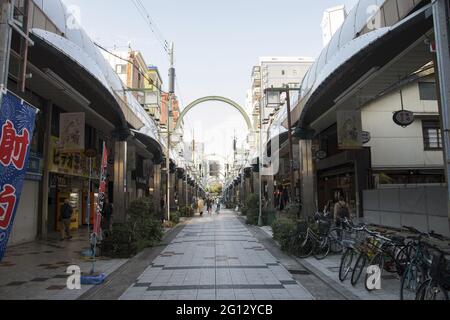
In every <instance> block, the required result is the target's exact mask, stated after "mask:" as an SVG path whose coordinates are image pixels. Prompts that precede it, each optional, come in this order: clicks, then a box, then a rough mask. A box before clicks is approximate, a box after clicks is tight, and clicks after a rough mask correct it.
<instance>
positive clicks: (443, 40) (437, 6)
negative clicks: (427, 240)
mask: <svg viewBox="0 0 450 320" xmlns="http://www.w3.org/2000/svg"><path fill="white" fill-rule="evenodd" d="M449 10H450V8H449V4H448V0H434V1H433V17H434V32H435V38H436V51H437V64H438V66H437V67H438V74H439V86H440V94H441V97H440V98H441V106H442V108H441V112H442V115H441V117H442V125H443V128H442V129H443V136H444V156H445V172H446V177H447V189H448V191H447V193H448V198H447V211H448V217H449V219H450V183H449V181H450V180H449V174H450V110H449V108H450V72H449V70H450V47H449V45H450V42H449V39H450V30H449Z"/></svg>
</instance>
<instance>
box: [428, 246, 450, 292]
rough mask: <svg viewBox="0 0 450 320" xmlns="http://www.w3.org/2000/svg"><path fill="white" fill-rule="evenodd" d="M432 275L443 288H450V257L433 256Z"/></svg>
mask: <svg viewBox="0 0 450 320" xmlns="http://www.w3.org/2000/svg"><path fill="white" fill-rule="evenodd" d="M430 275H431V277H432V278H433V279H435V280H436V281H437V282H439V283H441V284H442V286H444V287H446V288H448V287H450V255H444V254H442V253H436V254H434V255H433V262H432V264H431V269H430Z"/></svg>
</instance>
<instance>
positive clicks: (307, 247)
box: [297, 237, 315, 259]
mask: <svg viewBox="0 0 450 320" xmlns="http://www.w3.org/2000/svg"><path fill="white" fill-rule="evenodd" d="M314 245H315V244H314V240H313V239H311V237H308V238H307V239H305V240H304V241H303V243H302V244H301V245H300V247H299V248H298V251H297V257H299V258H300V259H306V258H309V257H310V256H311V255H312V254H313V251H314Z"/></svg>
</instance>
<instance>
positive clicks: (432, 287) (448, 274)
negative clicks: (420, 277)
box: [416, 247, 450, 300]
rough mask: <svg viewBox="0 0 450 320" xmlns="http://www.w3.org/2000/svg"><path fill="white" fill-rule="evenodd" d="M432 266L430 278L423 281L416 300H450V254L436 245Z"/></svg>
mask: <svg viewBox="0 0 450 320" xmlns="http://www.w3.org/2000/svg"><path fill="white" fill-rule="evenodd" d="M433 248H434V249H435V250H436V252H435V254H434V255H433V258H432V263H431V267H430V273H429V276H430V278H429V279H427V280H425V281H423V282H422V283H421V284H420V286H419V288H418V289H417V293H416V300H449V291H450V254H449V253H448V252H447V253H446V252H444V251H442V250H440V249H438V248H436V247H433Z"/></svg>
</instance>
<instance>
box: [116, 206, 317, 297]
mask: <svg viewBox="0 0 450 320" xmlns="http://www.w3.org/2000/svg"><path fill="white" fill-rule="evenodd" d="M120 299H122V300H312V299H313V296H312V295H311V294H310V293H309V292H308V291H307V290H306V289H305V288H304V287H303V286H301V285H300V284H299V283H297V281H295V280H294V279H293V277H292V275H291V274H290V273H289V272H288V271H287V270H286V269H285V268H284V267H283V266H282V265H281V264H280V262H279V261H277V260H276V259H275V258H274V257H273V256H272V255H271V254H270V253H269V252H268V251H267V250H266V248H264V246H263V245H262V244H261V243H260V242H259V241H258V240H256V238H254V237H253V236H252V234H251V233H250V232H249V231H248V229H247V228H246V226H244V225H243V224H242V223H241V222H240V221H239V220H238V219H237V217H236V215H235V213H234V212H232V211H226V210H223V211H222V212H221V214H220V215H212V216H208V215H206V216H204V217H202V218H200V217H199V218H195V219H193V220H191V221H190V222H189V224H188V225H187V226H186V227H185V228H184V229H183V230H182V231H181V232H180V233H179V234H178V236H177V237H176V238H175V239H174V240H173V241H172V242H171V243H170V244H169V245H168V246H167V247H166V248H165V250H164V251H163V252H162V253H161V254H160V255H159V256H158V257H157V258H156V259H155V260H154V261H153V262H152V264H151V265H150V266H149V267H148V268H147V269H146V270H145V271H144V272H143V273H142V274H141V275H140V277H139V278H138V279H137V281H136V283H134V284H132V285H131V286H130V287H129V288H128V290H126V291H125V292H124V293H123V295H122V296H121V298H120Z"/></svg>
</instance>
